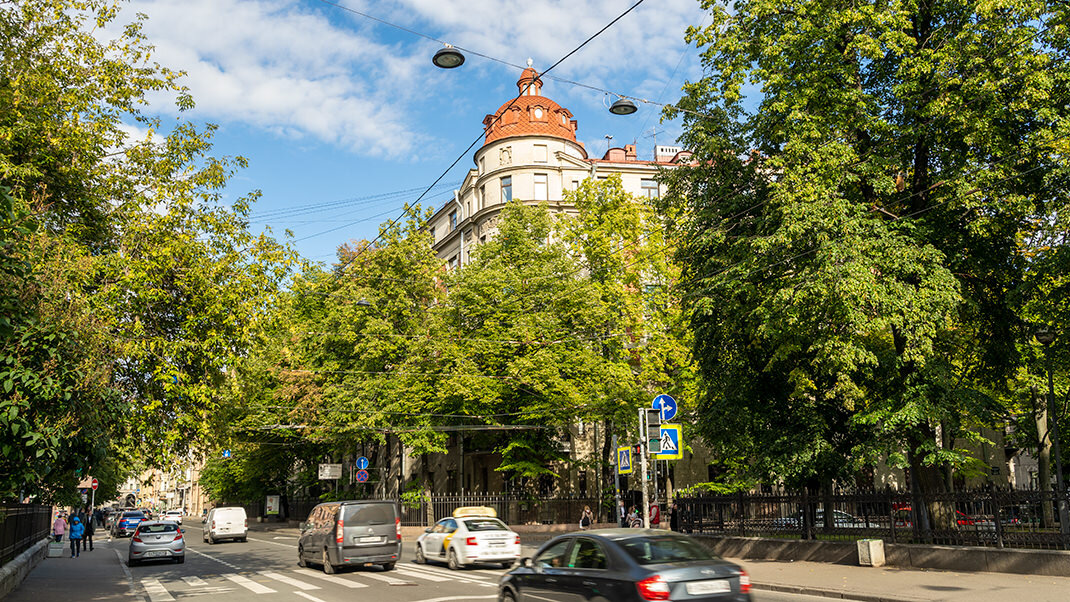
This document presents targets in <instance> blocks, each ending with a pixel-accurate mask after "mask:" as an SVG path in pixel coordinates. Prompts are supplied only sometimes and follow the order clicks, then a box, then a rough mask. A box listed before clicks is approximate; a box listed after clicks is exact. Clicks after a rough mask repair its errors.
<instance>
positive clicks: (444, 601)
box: [419, 594, 498, 602]
mask: <svg viewBox="0 0 1070 602" xmlns="http://www.w3.org/2000/svg"><path fill="white" fill-rule="evenodd" d="M497 597H498V594H491V595H489V596H446V597H445V598H431V599H428V600H420V601H419V602H452V601H453V600H490V599H492V598H497Z"/></svg>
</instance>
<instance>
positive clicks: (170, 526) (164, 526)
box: [137, 523, 178, 534]
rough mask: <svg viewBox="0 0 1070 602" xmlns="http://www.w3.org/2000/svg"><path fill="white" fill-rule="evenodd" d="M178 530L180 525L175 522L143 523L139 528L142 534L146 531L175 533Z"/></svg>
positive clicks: (138, 530)
mask: <svg viewBox="0 0 1070 602" xmlns="http://www.w3.org/2000/svg"><path fill="white" fill-rule="evenodd" d="M175 531H178V525H176V524H174V523H156V524H151V525H141V526H140V527H138V528H137V532H138V533H141V534H145V533H174V532H175Z"/></svg>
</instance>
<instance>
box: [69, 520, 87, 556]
mask: <svg viewBox="0 0 1070 602" xmlns="http://www.w3.org/2000/svg"><path fill="white" fill-rule="evenodd" d="M84 533H85V526H84V525H82V521H81V520H79V519H78V517H77V516H76V517H74V518H72V519H71V558H77V557H78V556H81V555H82V550H81V547H82V535H83V534H84Z"/></svg>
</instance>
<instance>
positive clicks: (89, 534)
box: [82, 511, 97, 552]
mask: <svg viewBox="0 0 1070 602" xmlns="http://www.w3.org/2000/svg"><path fill="white" fill-rule="evenodd" d="M85 515H86V521H85V534H84V535H83V536H82V550H83V551H84V550H86V549H88V550H89V551H90V552H92V551H93V532H94V531H96V530H97V525H96V521H95V520H94V519H93V513H92V512H88V511H87V512H86V513H85Z"/></svg>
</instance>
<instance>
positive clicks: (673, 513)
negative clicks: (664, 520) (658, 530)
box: [669, 502, 680, 532]
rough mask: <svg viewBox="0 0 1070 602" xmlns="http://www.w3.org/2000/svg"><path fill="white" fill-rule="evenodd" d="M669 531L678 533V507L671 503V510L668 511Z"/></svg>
mask: <svg viewBox="0 0 1070 602" xmlns="http://www.w3.org/2000/svg"><path fill="white" fill-rule="evenodd" d="M669 530H670V531H677V532H678V531H680V506H679V505H678V504H677V503H676V502H673V503H672V509H671V510H669Z"/></svg>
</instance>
